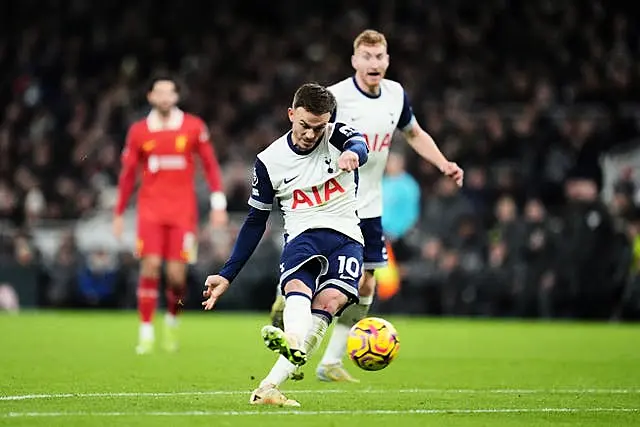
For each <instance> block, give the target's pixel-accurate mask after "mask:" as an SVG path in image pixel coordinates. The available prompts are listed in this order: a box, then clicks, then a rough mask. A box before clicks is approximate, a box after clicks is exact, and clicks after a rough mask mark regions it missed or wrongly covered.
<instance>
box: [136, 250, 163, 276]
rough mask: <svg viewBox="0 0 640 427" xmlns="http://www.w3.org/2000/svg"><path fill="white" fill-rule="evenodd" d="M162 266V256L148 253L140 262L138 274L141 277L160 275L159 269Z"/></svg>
mask: <svg viewBox="0 0 640 427" xmlns="http://www.w3.org/2000/svg"><path fill="white" fill-rule="evenodd" d="M161 268H162V258H160V257H159V256H155V255H150V256H146V257H144V258H142V261H141V262H140V275H141V276H143V277H153V278H158V277H160V269H161Z"/></svg>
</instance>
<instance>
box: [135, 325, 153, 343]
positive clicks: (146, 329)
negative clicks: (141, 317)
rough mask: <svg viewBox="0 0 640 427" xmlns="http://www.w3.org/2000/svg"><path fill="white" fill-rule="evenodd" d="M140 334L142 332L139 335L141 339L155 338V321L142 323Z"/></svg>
mask: <svg viewBox="0 0 640 427" xmlns="http://www.w3.org/2000/svg"><path fill="white" fill-rule="evenodd" d="M139 334H140V335H139V336H140V340H141V341H147V340H153V339H154V334H153V323H151V322H143V323H141V324H140V332H139Z"/></svg>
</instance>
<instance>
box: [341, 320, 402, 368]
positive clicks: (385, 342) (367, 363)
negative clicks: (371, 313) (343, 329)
mask: <svg viewBox="0 0 640 427" xmlns="http://www.w3.org/2000/svg"><path fill="white" fill-rule="evenodd" d="M399 349H400V341H399V340H398V333H397V332H396V328H394V327H393V325H392V324H391V323H389V322H387V321H386V320H384V319H380V318H378V317H367V318H364V319H362V320H360V321H359V322H358V323H356V324H355V325H353V327H352V328H351V330H350V331H349V338H348V339H347V354H349V358H350V359H351V360H353V361H354V363H355V364H356V365H357V366H358V367H359V368H361V369H364V370H365V371H379V370H380V369H384V368H386V367H387V366H389V363H391V361H392V360H393V359H394V358H395V357H396V356H397V355H398V350H399Z"/></svg>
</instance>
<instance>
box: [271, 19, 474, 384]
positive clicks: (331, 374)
mask: <svg viewBox="0 0 640 427" xmlns="http://www.w3.org/2000/svg"><path fill="white" fill-rule="evenodd" d="M353 50H354V51H353V56H352V57H351V65H352V66H353V68H354V69H355V75H353V76H352V77H349V78H347V79H345V80H343V81H341V82H338V83H336V84H334V85H333V86H330V87H329V90H330V91H331V92H333V94H334V95H335V97H336V101H337V104H338V105H337V109H336V114H335V116H334V119H337V120H338V121H339V122H343V123H347V124H348V125H351V126H353V127H355V128H357V129H358V130H360V131H362V133H363V134H364V136H365V139H366V141H367V146H368V147H369V160H368V161H367V164H366V165H365V166H363V167H362V168H361V169H360V187H359V189H358V216H359V217H360V218H361V223H360V228H361V229H362V234H363V236H364V241H365V245H364V268H365V273H364V274H363V276H362V279H361V282H360V288H359V295H360V301H359V303H358V304H355V305H352V306H350V307H349V308H347V309H346V310H345V312H344V313H343V314H342V316H340V317H339V319H338V320H337V322H336V324H335V327H334V331H333V334H332V336H331V339H330V341H329V344H328V346H327V349H326V351H325V354H324V356H323V358H322V361H321V362H320V365H319V366H318V369H317V371H316V375H317V376H318V378H319V379H321V380H323V381H348V382H356V381H357V380H356V379H355V378H353V377H352V376H351V375H350V374H349V373H348V372H347V371H346V370H345V369H344V367H343V365H342V359H343V356H344V355H345V353H346V342H347V336H348V334H349V330H350V329H351V327H352V326H353V325H354V324H355V323H356V322H357V321H358V320H360V319H362V318H364V317H365V316H366V315H367V313H368V312H369V307H370V306H371V303H372V302H373V296H374V293H375V286H376V281H375V277H374V275H373V273H374V270H375V269H376V268H381V267H384V266H385V265H387V254H386V247H385V241H384V236H383V233H382V224H381V216H382V177H383V174H384V169H385V165H386V162H387V157H388V155H389V146H390V144H391V138H392V136H393V133H394V131H395V129H399V130H400V131H402V133H403V134H404V136H405V138H406V140H407V142H408V143H409V145H410V146H411V148H413V150H414V151H415V152H416V153H418V155H419V156H420V157H422V158H423V159H425V160H426V161H428V162H429V163H431V164H433V165H434V166H436V167H437V168H438V169H439V170H440V171H441V172H442V173H443V174H445V175H446V176H448V177H450V178H451V179H453V180H454V181H455V182H456V183H457V184H458V186H462V182H463V177H464V172H463V170H462V169H461V168H460V167H459V166H458V165H457V164H456V163H453V162H450V161H449V160H447V158H446V157H445V156H444V155H443V154H442V152H441V151H440V149H439V148H438V147H437V145H436V143H435V142H434V140H433V139H432V138H431V136H430V135H429V134H428V133H427V132H425V131H424V130H423V129H422V128H421V127H420V125H419V124H418V121H417V120H416V118H415V117H414V115H413V111H412V108H411V104H410V102H409V98H408V97H407V94H406V93H405V91H404V89H403V87H402V85H401V84H400V83H398V82H395V81H392V80H389V79H385V78H384V76H385V73H386V71H387V68H388V67H389V54H388V53H387V41H386V38H385V36H384V35H383V34H382V33H380V32H378V31H375V30H366V31H363V32H362V33H361V34H360V35H358V37H356V39H355V41H354V43H353ZM283 302H284V301H283V299H282V298H281V297H278V298H277V300H276V303H274V305H273V308H272V322H273V323H274V324H276V323H278V318H279V317H280V314H279V312H280V311H281V310H282V309H283V306H284V304H283ZM293 378H294V379H300V378H301V376H300V373H296V374H294V376H293Z"/></svg>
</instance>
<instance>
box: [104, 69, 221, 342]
mask: <svg viewBox="0 0 640 427" xmlns="http://www.w3.org/2000/svg"><path fill="white" fill-rule="evenodd" d="M178 98H179V97H178V87H177V84H176V82H175V80H173V79H172V78H169V77H162V78H155V79H154V80H153V81H152V82H151V85H150V87H149V92H148V93H147V99H148V101H149V104H151V106H152V110H151V112H150V113H149V115H148V116H147V117H146V118H144V119H142V120H139V121H137V122H135V123H134V124H133V125H132V126H131V127H130V128H129V132H128V134H127V141H126V144H125V147H124V150H123V152H122V171H121V173H120V178H119V182H118V202H117V205H116V207H115V212H114V213H115V216H114V219H113V232H114V234H115V236H116V237H118V238H119V237H120V236H121V235H122V232H123V220H122V214H123V212H124V210H125V208H126V206H127V202H128V201H129V198H130V196H131V194H132V192H133V188H134V185H135V183H136V176H137V172H138V170H139V169H141V170H142V179H141V184H140V189H139V194H138V206H137V209H138V212H137V213H138V221H137V228H138V236H137V244H136V255H137V256H138V257H139V258H140V259H141V265H140V280H139V283H138V312H139V314H140V320H141V325H140V333H139V341H138V346H137V348H136V351H137V353H138V354H145V353H149V352H151V351H152V350H153V347H154V341H155V336H154V330H153V323H152V321H153V314H154V311H155V309H156V304H157V300H158V281H159V278H160V273H161V267H162V261H163V260H165V261H166V278H167V287H166V291H165V292H166V293H165V295H166V300H167V315H166V318H165V334H164V347H165V349H166V350H168V351H175V350H176V349H177V337H176V327H177V321H176V316H177V315H178V313H179V309H180V306H181V305H182V299H183V298H184V295H185V291H186V286H185V285H186V273H187V264H189V263H192V262H193V261H195V257H196V249H197V247H196V243H197V238H196V230H197V225H198V212H197V200H196V193H195V188H194V176H195V157H196V155H198V156H199V157H200V160H201V163H202V167H203V169H204V172H205V175H206V179H207V182H208V184H209V187H210V189H211V215H210V216H211V218H210V219H211V223H212V225H213V227H214V228H217V227H220V226H224V225H226V223H227V220H228V217H227V210H226V208H227V201H226V197H225V195H224V193H223V191H222V181H221V176H220V168H219V165H218V161H217V160H216V157H215V153H214V151H213V146H212V145H211V141H210V140H209V133H208V131H207V128H206V126H205V124H204V122H203V121H202V120H201V119H200V118H198V117H196V116H193V115H191V114H188V113H185V112H183V111H182V110H180V109H179V108H178V107H177V103H178Z"/></svg>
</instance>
